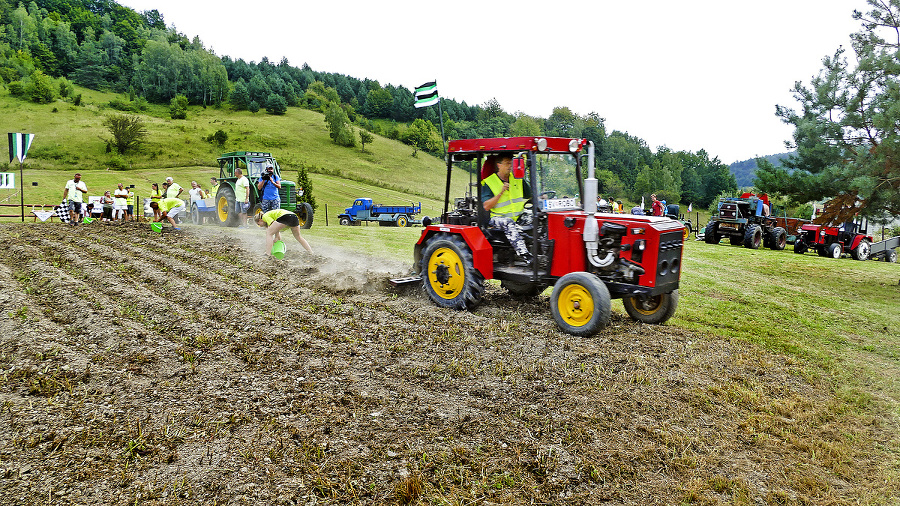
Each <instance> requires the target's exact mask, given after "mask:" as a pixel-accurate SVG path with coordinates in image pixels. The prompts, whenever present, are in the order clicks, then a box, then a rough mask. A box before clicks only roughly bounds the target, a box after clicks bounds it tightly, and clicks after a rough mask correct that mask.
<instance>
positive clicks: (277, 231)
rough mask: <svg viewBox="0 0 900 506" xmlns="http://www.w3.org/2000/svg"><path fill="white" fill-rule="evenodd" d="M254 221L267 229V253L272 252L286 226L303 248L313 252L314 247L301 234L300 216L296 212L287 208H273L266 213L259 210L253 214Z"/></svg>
mask: <svg viewBox="0 0 900 506" xmlns="http://www.w3.org/2000/svg"><path fill="white" fill-rule="evenodd" d="M253 221H255V222H256V224H257V225H258V226H260V227H262V228H264V229H266V255H271V254H272V245H273V244H275V241H280V240H281V231H282V230H284V229H286V228H290V229H291V233H293V234H294V239H297V242H299V243H300V245H301V246H303V249H305V250H306V251H308V252H310V253H312V247H310V245H309V243H308V242H306V239H304V238H303V236H302V235H300V218H299V217H297V215H296V214H295V213H292V212H291V211H288V210H287V209H273V210H271V211H268V212H265V213H264V212H262V211H257V212H256V214H255V215H254V216H253Z"/></svg>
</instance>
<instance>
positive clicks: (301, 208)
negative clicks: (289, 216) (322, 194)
mask: <svg viewBox="0 0 900 506" xmlns="http://www.w3.org/2000/svg"><path fill="white" fill-rule="evenodd" d="M294 213H295V214H296V215H297V217H298V218H300V228H302V229H307V228H309V227H311V226H312V223H313V207H312V205H311V204H310V203H309V202H300V203H299V204H297V209H296V210H295V211H294Z"/></svg>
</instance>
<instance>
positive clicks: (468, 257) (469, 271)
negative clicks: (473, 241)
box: [421, 234, 484, 309]
mask: <svg viewBox="0 0 900 506" xmlns="http://www.w3.org/2000/svg"><path fill="white" fill-rule="evenodd" d="M421 272H422V279H423V284H424V287H425V292H426V293H428V296H429V297H430V298H431V300H433V301H434V303H435V304H437V305H438V306H441V307H446V308H450V309H471V308H473V307H475V306H477V305H478V303H479V302H481V298H482V297H483V296H484V276H482V275H481V272H479V271H478V269H476V268H475V263H474V261H473V260H472V252H471V251H470V250H469V247H468V246H466V243H465V242H463V240H462V239H461V238H460V237H458V236H454V235H450V234H438V235H436V236H434V237H433V238H432V239H431V240H429V241H428V244H427V245H426V246H425V252H424V254H423V255H422V270H421Z"/></svg>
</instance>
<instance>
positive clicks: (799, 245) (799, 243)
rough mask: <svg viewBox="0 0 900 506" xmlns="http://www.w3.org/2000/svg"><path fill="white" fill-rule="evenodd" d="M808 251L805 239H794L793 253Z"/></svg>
mask: <svg viewBox="0 0 900 506" xmlns="http://www.w3.org/2000/svg"><path fill="white" fill-rule="evenodd" d="M807 251H809V245H808V244H806V242H805V241H803V240H800V239H797V240H796V241H794V253H799V254H801V255H802V254H804V253H806V252H807Z"/></svg>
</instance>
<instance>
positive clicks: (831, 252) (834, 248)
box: [828, 242, 844, 258]
mask: <svg viewBox="0 0 900 506" xmlns="http://www.w3.org/2000/svg"><path fill="white" fill-rule="evenodd" d="M843 252H844V251H843V248H841V245H840V243H836V242H833V243H831V244H829V245H828V256H830V257H831V258H841V253H843Z"/></svg>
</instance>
